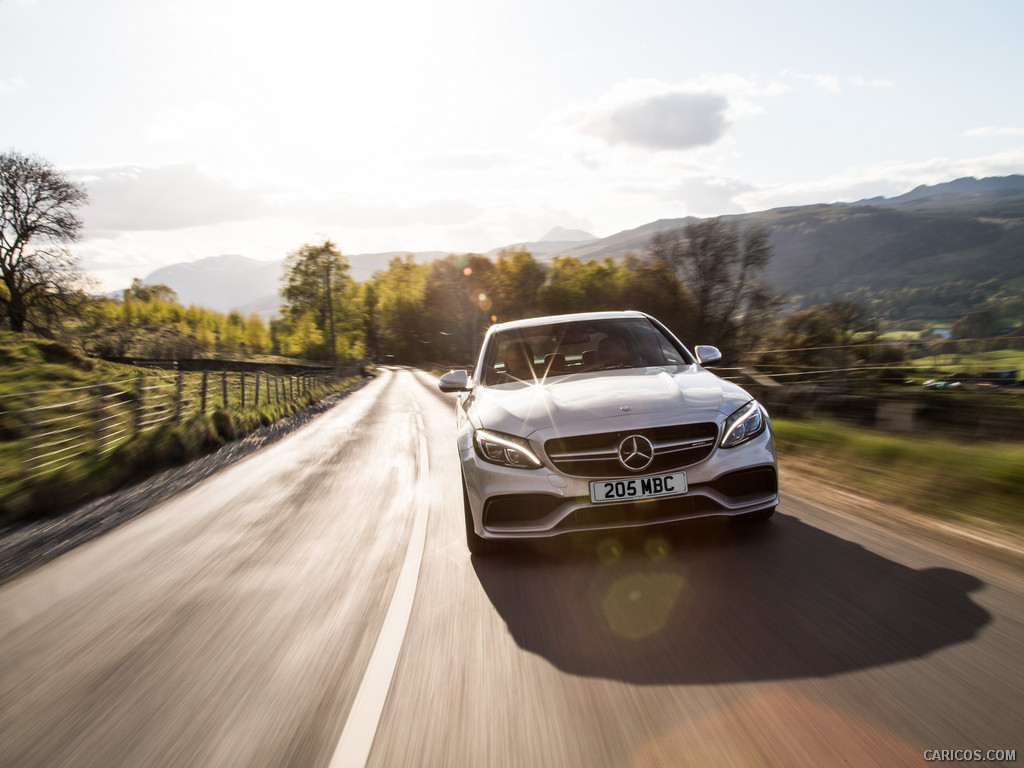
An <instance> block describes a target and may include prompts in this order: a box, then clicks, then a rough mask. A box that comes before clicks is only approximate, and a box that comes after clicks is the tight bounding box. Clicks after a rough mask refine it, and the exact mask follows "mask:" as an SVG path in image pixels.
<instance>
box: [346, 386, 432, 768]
mask: <svg viewBox="0 0 1024 768" xmlns="http://www.w3.org/2000/svg"><path fill="white" fill-rule="evenodd" d="M412 405H413V409H414V410H415V412H416V414H415V415H416V426H417V428H418V429H419V435H420V439H419V450H420V461H419V471H418V473H417V480H418V481H421V480H423V479H424V478H425V477H426V476H427V473H428V471H429V465H428V461H427V438H426V430H425V429H424V428H423V419H422V418H421V416H420V409H419V406H418V405H417V404H416V403H415V402H413V404H412ZM417 497H418V498H420V499H423V501H422V502H420V503H418V504H417V507H416V519H415V520H414V521H413V526H412V535H411V536H410V537H409V546H408V547H407V548H406V550H405V562H404V563H402V571H401V573H400V574H399V575H398V583H397V584H396V585H395V592H394V594H393V595H392V596H391V605H390V606H389V607H388V612H387V615H386V616H385V617H384V624H383V625H382V626H381V628H380V635H379V636H378V637H377V645H376V647H375V648H374V649H373V655H372V656H371V657H370V663H369V664H368V665H367V667H366V672H365V673H363V681H362V682H361V683H360V684H359V691H358V692H357V693H356V698H355V701H353V702H352V709H351V710H350V711H349V713H348V720H346V721H345V729H344V730H343V731H342V733H341V738H340V739H339V740H338V746H336V747H335V748H334V756H333V757H332V758H331V768H365V766H366V761H367V759H368V758H369V756H370V748H371V747H372V746H373V739H374V737H375V736H376V734H377V726H378V724H379V723H380V716H381V713H382V712H383V711H384V703H385V701H386V700H387V696H388V689H389V688H390V687H391V679H392V677H393V676H394V674H395V666H396V665H397V664H398V654H399V652H400V651H401V650H402V642H403V641H404V640H405V630H406V628H407V627H408V626H409V615H410V614H411V613H412V603H413V598H414V597H415V596H416V585H417V583H418V582H419V577H420V563H421V562H422V560H423V548H424V545H425V544H426V539H427V515H428V513H429V510H430V503H429V501H428V500H427V499H426V496H425V494H418V495H417Z"/></svg>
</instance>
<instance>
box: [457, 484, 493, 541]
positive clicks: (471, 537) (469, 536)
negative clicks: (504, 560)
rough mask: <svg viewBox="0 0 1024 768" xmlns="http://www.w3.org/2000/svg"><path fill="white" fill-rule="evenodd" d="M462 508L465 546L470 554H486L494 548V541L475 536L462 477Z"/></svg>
mask: <svg viewBox="0 0 1024 768" xmlns="http://www.w3.org/2000/svg"><path fill="white" fill-rule="evenodd" d="M462 509H463V512H464V514H465V517H466V547H467V548H468V549H469V553H470V554H471V555H486V554H489V553H491V552H493V551H494V550H495V548H496V546H497V545H496V544H495V542H493V541H491V540H490V539H485V538H482V537H481V536H477V533H476V531H475V530H474V529H473V513H472V511H470V508H469V491H467V490H466V479H465V478H463V479H462Z"/></svg>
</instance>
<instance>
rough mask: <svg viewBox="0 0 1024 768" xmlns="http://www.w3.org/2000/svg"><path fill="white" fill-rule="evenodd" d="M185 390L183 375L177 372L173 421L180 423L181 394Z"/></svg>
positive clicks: (181, 372) (182, 372)
mask: <svg viewBox="0 0 1024 768" xmlns="http://www.w3.org/2000/svg"><path fill="white" fill-rule="evenodd" d="M184 390H185V373H184V371H178V386H177V390H176V392H175V394H174V421H175V422H178V421H181V407H182V393H183V392H184Z"/></svg>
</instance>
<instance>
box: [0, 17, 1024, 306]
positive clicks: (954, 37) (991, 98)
mask: <svg viewBox="0 0 1024 768" xmlns="http://www.w3.org/2000/svg"><path fill="white" fill-rule="evenodd" d="M1022 29H1024V2H1020V0H972V2H969V3H968V2H953V1H952V0H900V1H899V2H893V1H892V0H883V1H881V2H879V1H878V0H860V1H859V2H856V3H835V2H827V1H825V2H823V1H822V0H813V1H811V0H808V1H807V2H804V1H803V0H776V2H772V3H765V2H761V1H760V0H757V1H750V0H715V1H714V2H710V1H706V2H690V1H689V0H510V1H508V2H506V0H359V2H353V1H352V0H330V1H326V0H325V1H321V0H281V1H280V2H277V1H274V2H271V1H265V0H160V2H139V0H0V30H2V35H0V37H2V38H3V41H4V43H3V45H2V46H0V151H8V150H16V151H18V152H21V153H23V154H31V155H37V156H39V157H42V158H44V159H45V160H46V161H48V162H50V163H52V164H53V165H55V166H56V167H57V168H59V169H60V170H61V171H62V172H64V173H66V174H67V175H68V176H69V177H70V178H72V179H74V180H76V181H78V182H80V183H82V184H84V185H85V186H86V188H87V190H88V193H89V196H90V203H89V205H88V206H86V207H84V208H82V209H81V210H80V215H81V218H82V219H83V221H84V225H85V226H84V230H83V234H82V237H81V239H80V240H79V241H78V242H77V243H76V244H75V245H74V247H73V252H74V253H75V254H76V255H78V256H79V258H80V260H81V263H82V266H83V267H84V268H85V269H86V270H87V271H88V272H89V273H90V274H91V275H92V276H93V277H95V278H96V279H97V280H98V281H99V283H100V284H101V286H102V287H103V288H105V289H106V290H115V289H118V288H121V287H124V286H126V285H127V284H128V283H130V281H131V279H132V278H133V277H140V278H145V277H146V276H147V275H148V274H149V273H150V272H152V271H153V270H155V269H157V268H159V267H161V266H166V265H168V264H174V263H178V262H183V261H195V260H198V259H201V258H204V257H209V256H218V255H223V254H242V255H245V256H249V257H252V258H256V259H261V260H270V259H280V258H283V257H284V256H285V255H287V254H288V253H289V252H290V251H293V250H295V249H297V248H299V247H300V246H302V245H303V244H305V243H312V242H321V241H322V240H324V239H326V238H329V239H331V240H333V241H334V242H335V243H336V244H337V245H338V247H339V248H341V250H342V252H343V253H346V254H359V253H378V252H384V251H428V250H439V251H447V252H457V253H464V252H486V251H488V250H491V249H493V248H497V247H501V246H505V245H510V244H513V243H520V242H527V241H533V240H538V239H540V238H541V237H543V236H544V235H545V234H546V233H547V232H548V231H549V230H551V229H552V228H553V227H556V226H561V227H566V228H570V229H582V230H586V231H588V232H591V233H593V234H594V235H595V236H597V237H606V236H609V235H612V234H615V233H617V232H620V231H623V230H627V229H632V228H634V227H638V226H641V225H643V224H647V223H649V222H652V221H656V220H658V219H664V218H678V217H683V216H699V217H706V216H717V215H723V214H730V213H740V212H746V211H760V210H767V209H770V208H775V207H780V206H787V205H804V204H813V203H829V202H840V201H854V200H860V199H863V198H866V197H874V196H878V195H882V196H886V197H891V196H895V195H899V194H902V193H904V192H907V191H909V190H911V189H913V188H914V187H916V186H918V185H920V184H935V183H941V182H945V181H951V180H953V179H956V178H960V177H963V176H976V177H979V178H981V177H985V176H1005V175H1009V174H1015V173H1024V87H1022V85H1021V76H1022V74H1024V45H1021V42H1020V36H1021V30H1022Z"/></svg>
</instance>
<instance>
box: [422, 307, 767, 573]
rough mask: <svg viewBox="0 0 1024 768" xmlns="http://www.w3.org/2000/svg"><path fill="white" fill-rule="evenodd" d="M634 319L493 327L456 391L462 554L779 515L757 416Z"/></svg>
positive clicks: (449, 380) (591, 316) (713, 353)
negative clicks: (704, 520) (539, 540)
mask: <svg viewBox="0 0 1024 768" xmlns="http://www.w3.org/2000/svg"><path fill="white" fill-rule="evenodd" d="M719 359H721V353H720V352H719V351H718V350H717V349H716V348H715V347H709V346H699V347H697V348H696V355H693V354H691V353H690V352H689V351H688V350H687V349H686V347H684V346H683V345H682V344H681V343H680V342H679V340H678V339H676V337H675V336H673V335H672V333H671V332H670V331H669V330H668V329H667V328H666V327H665V326H664V325H662V324H661V323H660V322H658V321H657V320H655V319H654V318H652V317H650V316H649V315H646V314H643V313H641V312H591V313H583V314H575V315H557V316H552V317H538V318H531V319H528V320H518V321H515V322H510V323H500V324H497V325H492V326H491V327H490V329H489V330H488V332H487V335H486V337H485V338H484V342H483V346H482V347H481V350H480V356H479V359H478V361H477V365H476V368H475V370H474V371H473V374H472V376H470V375H469V373H468V372H467V371H465V370H458V371H450V372H449V373H446V374H445V375H444V376H442V377H441V378H440V380H439V382H438V386H439V387H440V389H441V391H442V392H458V393H459V397H458V405H457V409H456V410H457V423H458V447H459V455H460V457H461V464H462V488H463V499H464V506H465V519H466V542H467V544H468V546H469V550H470V552H472V553H475V554H479V553H483V552H486V551H489V550H491V549H493V548H494V547H495V545H497V544H499V543H500V542H502V541H509V540H516V539H520V540H521V539H530V538H536V537H548V536H556V535H558V534H562V533H567V532H570V531H590V530H600V529H605V528H629V527H637V526H646V525H655V524H662V523H670V522H674V521H681V520H689V519H692V518H698V517H707V516H715V515H718V516H730V517H741V518H743V519H745V520H766V519H768V518H769V517H771V515H772V514H773V512H774V511H775V506H776V505H777V504H778V501H779V496H778V472H777V467H776V459H775V439H774V435H773V433H772V428H771V423H770V422H769V419H768V414H767V413H766V412H765V410H764V408H763V407H762V406H761V405H760V404H759V403H758V402H757V401H755V400H754V399H753V398H752V397H751V396H750V395H749V394H747V392H745V391H744V390H743V389H742V388H740V387H739V386H737V385H735V384H732V383H730V382H728V381H725V380H723V379H721V378H719V377H718V376H716V375H715V374H713V373H711V372H710V371H707V370H705V369H704V367H703V364H707V363H713V362H715V361H717V360H719Z"/></svg>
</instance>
